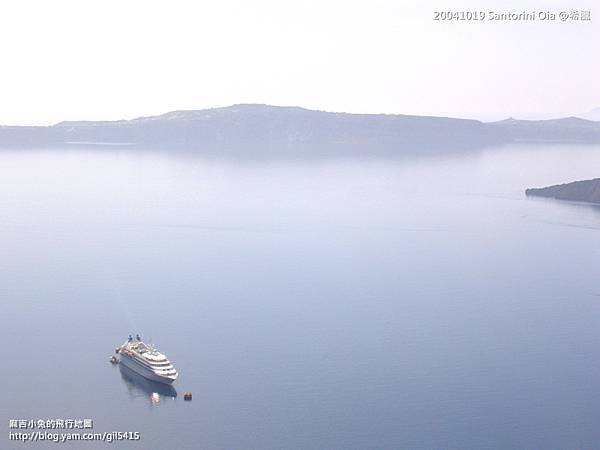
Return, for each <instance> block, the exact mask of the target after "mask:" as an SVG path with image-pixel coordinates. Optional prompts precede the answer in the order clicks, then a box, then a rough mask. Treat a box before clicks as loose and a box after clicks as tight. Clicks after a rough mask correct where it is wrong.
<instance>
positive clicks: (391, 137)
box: [0, 104, 600, 155]
mask: <svg viewBox="0 0 600 450" xmlns="http://www.w3.org/2000/svg"><path fill="white" fill-rule="evenodd" d="M515 142H543V143H594V144H598V143H600V122H595V121H591V120H584V119H579V118H575V117H569V118H565V119H554V120H539V121H531V120H516V119H507V120H503V121H500V122H492V123H484V122H480V121H477V120H467V119H454V118H447V117H429V116H411V115H392V114H348V113H336V112H325V111H313V110H308V109H304V108H299V107H280V106H269V105H257V104H240V105H233V106H228V107H224V108H213V109H204V110H192V111H173V112H169V113H166V114H163V115H159V116H152V117H139V118H136V119H132V120H117V121H97V122H94V121H74V122H72V121H70V122H61V123H58V124H55V125H51V126H0V148H26V147H64V146H66V145H93V144H95V145H113V146H115V145H128V146H129V147H131V146H134V147H142V148H169V149H170V148H181V149H186V150H190V151H199V152H207V153H210V152H216V153H219V154H227V153H228V152H229V153H236V154H238V153H240V152H248V153H251V154H255V153H277V154H292V155H293V154H301V155H304V154H310V153H311V152H312V153H315V154H329V153H344V154H347V153H352V152H357V153H360V154H369V153H373V154H378V153H383V154H398V153H406V152H419V153H421V152H428V151H429V152H432V151H433V152H435V151H447V150H452V149H460V150H468V149H473V148H482V147H486V146H493V145H501V144H510V143H515Z"/></svg>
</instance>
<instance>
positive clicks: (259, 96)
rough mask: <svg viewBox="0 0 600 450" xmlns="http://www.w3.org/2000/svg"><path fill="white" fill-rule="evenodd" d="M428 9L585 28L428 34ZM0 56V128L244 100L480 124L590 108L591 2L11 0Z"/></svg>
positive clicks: (594, 32)
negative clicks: (571, 14) (543, 14)
mask: <svg viewBox="0 0 600 450" xmlns="http://www.w3.org/2000/svg"><path fill="white" fill-rule="evenodd" d="M594 4H596V5H598V6H595V5H594ZM436 10H455V11H461V10H478V11H486V12H489V11H491V10H494V11H499V12H506V11H515V12H520V11H524V10H525V11H540V10H543V11H546V10H548V11H552V12H556V13H558V12H560V11H563V10H567V11H572V10H589V11H591V19H592V20H591V21H586V22H582V21H580V22H564V23H563V22H561V21H560V20H558V19H557V20H556V21H554V22H550V21H549V22H542V21H535V22H499V23H497V22H489V21H484V22H456V21H452V22H439V21H434V20H433V12H434V11H436ZM0 46H1V52H0V58H1V61H2V66H1V70H0V123H1V124H48V123H54V122H58V121H60V120H65V119H120V118H132V117H137V116H141V115H152V114H160V113H163V112H166V111H169V110H174V109H200V108H208V107H215V106H226V105H229V104H233V103H246V102H249V103H268V104H275V105H298V106H305V107H307V108H314V109H324V110H331V111H348V112H370V113H380V112H385V113H406V114H430V115H453V116H460V117H484V118H493V117H496V116H509V115H512V116H516V117H532V116H540V117H547V116H548V115H552V114H572V113H579V112H585V111H588V110H590V109H592V108H594V107H598V106H600V84H599V80H600V57H598V52H599V49H600V3H599V2H598V1H593V0H569V1H531V0H521V1H512V0H509V1H506V0H503V1H501V0H497V1H482V0H478V1H465V0H460V1H459V0H457V1H437V2H435V1H417V0H412V1H400V0H396V1H383V0H381V1H378V0H365V1H353V0H339V1H338V0H332V1H328V0H319V1H310V0H302V1H294V2H291V1H284V0H252V1H248V0H243V1H232V0H218V1H210V2H208V1H207V2H202V1H199V0H196V1H181V0H169V1H161V2H158V1H151V0H144V1H133V0H118V1H112V0H102V1H100V0H86V1H81V0H79V1H69V0H53V1H46V0H44V1H31V0H20V1H13V2H4V3H3V4H2V6H1V10H0Z"/></svg>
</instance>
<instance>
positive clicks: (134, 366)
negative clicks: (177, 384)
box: [115, 334, 178, 384]
mask: <svg viewBox="0 0 600 450" xmlns="http://www.w3.org/2000/svg"><path fill="white" fill-rule="evenodd" d="M115 351H116V353H117V354H118V355H119V356H120V358H119V363H120V364H121V365H123V366H126V367H127V368H129V369H131V370H132V371H134V372H136V373H137V374H139V375H141V376H143V377H144V378H146V379H148V380H151V381H155V382H158V383H164V384H171V383H173V381H175V380H176V379H177V375H178V374H177V370H175V367H173V364H171V362H170V361H169V360H168V359H167V357H166V356H165V355H164V354H163V353H161V352H159V351H158V350H157V349H156V348H155V347H154V346H153V345H149V344H146V343H144V342H143V341H142V338H141V337H140V335H139V334H137V335H136V337H135V339H134V338H133V336H132V335H129V338H128V339H127V341H125V343H124V344H123V345H121V346H120V347H117V348H116V349H115Z"/></svg>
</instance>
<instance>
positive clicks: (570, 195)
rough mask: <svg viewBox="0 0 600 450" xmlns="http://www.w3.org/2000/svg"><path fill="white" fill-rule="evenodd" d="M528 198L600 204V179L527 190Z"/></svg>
mask: <svg viewBox="0 0 600 450" xmlns="http://www.w3.org/2000/svg"><path fill="white" fill-rule="evenodd" d="M525 194H526V195H527V196H533V197H549V198H556V199H558V200H571V201H577V202H589V203H600V178H594V179H593V180H584V181H575V182H573V183H566V184H557V185H554V186H548V187H544V188H537V189H527V190H526V191H525Z"/></svg>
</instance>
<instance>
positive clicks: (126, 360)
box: [120, 353, 175, 384]
mask: <svg viewBox="0 0 600 450" xmlns="http://www.w3.org/2000/svg"><path fill="white" fill-rule="evenodd" d="M120 360H121V364H123V365H124V366H126V367H128V368H129V369H131V370H133V371H134V372H135V373H137V374H139V375H141V376H143V377H144V378H146V379H148V380H152V381H156V382H158V383H164V384H171V383H173V381H175V379H174V378H173V377H163V376H160V375H157V374H156V373H154V372H153V371H151V370H150V369H148V368H147V367H145V366H143V365H142V364H141V363H138V362H137V361H136V360H135V359H134V358H132V357H130V356H128V355H126V354H125V353H121V358H120Z"/></svg>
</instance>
